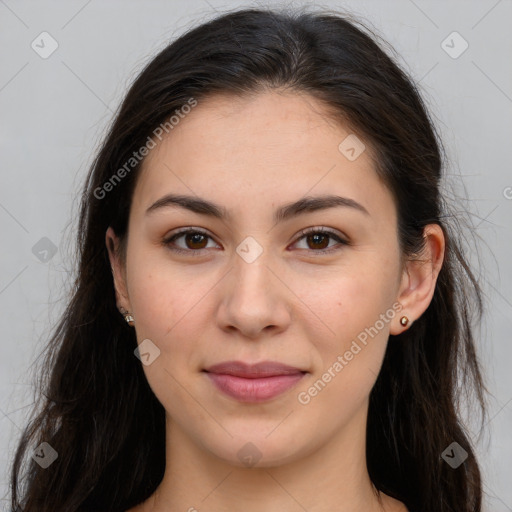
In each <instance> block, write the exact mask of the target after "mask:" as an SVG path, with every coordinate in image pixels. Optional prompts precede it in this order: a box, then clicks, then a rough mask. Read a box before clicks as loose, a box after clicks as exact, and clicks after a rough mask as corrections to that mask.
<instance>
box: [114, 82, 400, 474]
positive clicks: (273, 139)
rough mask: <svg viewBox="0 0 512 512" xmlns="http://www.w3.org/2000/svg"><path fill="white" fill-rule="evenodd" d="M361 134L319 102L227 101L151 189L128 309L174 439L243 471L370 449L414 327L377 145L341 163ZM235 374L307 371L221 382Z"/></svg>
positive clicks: (132, 266)
mask: <svg viewBox="0 0 512 512" xmlns="http://www.w3.org/2000/svg"><path fill="white" fill-rule="evenodd" d="M349 135H351V132H350V130H349V129H348V128H344V127H343V126H342V125H339V124H335V123H334V122H333V121H332V120H329V118H328V117H327V116H326V115H325V111H324V110H323V106H322V104H321V103H318V102H317V101H316V100H315V99H314V98H312V97H309V96H306V95H303V96H299V95H296V94H295V95H291V94H282V93H278V92H267V93H261V94H259V95H256V96H254V97H251V98H244V99H240V98H238V99H236V98H233V97H228V96H218V97H212V98H210V99H208V100H204V101H202V102H199V104H198V105H197V106H196V107H195V108H194V109H193V110H192V112H190V113H189V114H188V115H187V116H186V117H185V118H183V119H181V120H180V122H179V124H178V125H176V126H174V128H173V130H172V131H171V132H170V134H169V135H168V136H167V138H165V139H163V140H162V142H161V143H160V144H159V145H158V146H157V147H156V148H155V149H153V150H152V151H151V152H150V154H149V155H148V156H147V158H146V160H145V162H144V166H143V170H142V172H141V174H140V176H139V178H138V181H137V185H136V188H135V191H134V195H133V202H132V207H131V212H130V219H129V231H128V242H127V247H126V260H125V263H123V264H122V271H121V272H117V274H116V287H117V290H118V304H120V305H122V306H123V307H125V308H126V309H127V310H129V311H130V312H131V313H132V315H133V317H134V319H135V330H136V336H137V339H138V342H139V343H142V342H143V340H150V342H147V341H145V342H144V343H145V344H146V345H144V347H145V348H144V350H142V352H144V353H147V354H148V355H147V356H146V359H147V362H150V364H147V365H144V371H145V374H146V376H147V379H148V381H149V384H150V386H151V388H152V389H153V391H154V393H155V395H156V396H157V398H158V399H159V401H160V402H161V403H162V404H163V406H164V408H165V410H166V411H167V417H168V422H169V424H170V425H172V428H174V429H175V431H176V432H179V433H181V435H182V436H183V437H184V438H186V439H187V440H189V441H190V442H191V443H192V444H193V445H194V446H197V447H199V448H200V449H201V450H203V451H205V452H208V453H209V454H210V455H213V456H215V457H218V458H220V459H222V460H224V461H227V462H229V463H231V464H235V465H239V466H241V465H244V464H246V462H245V459H244V457H245V456H246V455H253V456H254V457H257V458H258V459H259V462H258V464H259V466H272V465H277V464H281V463H284V462H290V461H293V460H297V459H299V458H300V457H302V456H304V455H306V454H308V453H312V452H314V451H315V450H317V449H319V447H321V446H325V445H326V444H329V443H334V442H337V441H339V442H343V440H345V441H346V440H347V439H349V438H350V439H352V440H353V439H354V436H356V437H357V438H358V439H361V438H364V435H365V419H366V412H367V406H368V396H369V393H370V391H371V388H372V386H373V384H374V382H375V380H376V378H377V375H378V373H379V370H380V367H381V363H382V359H383V356H384V352H385V349H386V344H387V340H388V336H389V334H390V332H392V333H393V334H396V333H398V332H400V330H403V328H402V329H400V325H399V318H400V316H402V315H401V314H400V313H399V311H400V309H401V308H402V305H401V304H400V303H399V302H398V300H399V298H400V295H399V294H400V293H401V290H402V284H401V283H402V277H403V272H402V268H401V265H400V251H399V244H398V237H397V216H396V215H397V214H396V207H395V204H394V202H393V198H392V195H391V193H390V191H389V190H388V189H387V188H386V186H385V185H384V184H383V182H382V181H381V180H380V179H379V178H378V176H377V174H376V172H375V169H374V164H373V162H372V159H371V155H370V148H369V146H368V145H367V147H366V150H364V151H363V152H362V153H361V154H360V155H359V156H357V153H358V152H359V151H360V149H361V147H360V146H357V147H355V146H354V143H352V146H354V147H355V151H353V152H352V151H350V147H351V145H350V144H349V143H348V142H350V141H351V140H352V142H353V140H354V139H348V142H345V143H344V144H342V149H341V150H340V149H339V146H340V143H342V142H343V141H344V140H345V139H346V138H347V137H348V136H349ZM352 137H353V135H352ZM360 141H362V139H360ZM347 144H348V146H347ZM354 156H357V158H355V159H354ZM349 157H350V158H349ZM169 194H172V195H175V196H177V195H180V196H187V197H189V198H190V201H208V202H209V203H214V204H215V205H216V208H217V209H211V208H210V209H209V208H206V207H204V206H202V207H201V208H199V207H196V208H193V206H190V203H188V204H189V205H188V206H186V204H185V203H184V202H182V204H181V205H179V204H177V203H176V202H174V201H172V200H171V198H169V197H167V199H162V198H165V197H166V196H167V195H169ZM326 196H333V197H337V198H343V199H338V200H337V201H336V200H333V199H332V198H331V200H330V201H325V202H323V203H322V202H321V201H318V198H325V197H326ZM305 199H307V200H312V201H311V203H310V204H309V207H303V208H301V207H300V206H301V203H299V204H298V206H299V207H293V206H291V205H294V204H295V203H296V202H298V201H299V202H302V203H303V204H302V206H305V205H306V203H304V200H305ZM315 200H317V202H316V203H315ZM197 205H199V203H196V206H197ZM296 206H297V205H296ZM212 211H214V212H215V213H216V215H214V214H213V213H212ZM277 212H281V215H279V216H278V215H277ZM186 230H189V231H190V232H189V233H188V234H187V233H184V231H186ZM304 230H306V232H304ZM108 236H112V237H113V238H114V240H115V236H114V235H113V232H112V231H111V230H110V234H109V235H108ZM112 261H114V260H113V259H112ZM114 264H115V265H116V268H118V265H119V262H118V261H114ZM148 343H149V344H148ZM158 351H159V352H158ZM232 361H237V362H243V363H246V364H248V365H251V364H254V363H260V362H268V361H271V362H276V363H280V364H282V365H286V366H287V367H292V368H293V370H290V369H289V368H288V369H287V370H286V371H284V370H283V369H282V368H279V367H277V369H276V367H275V366H274V367H269V366H266V367H265V366H262V367H260V368H259V370H260V372H263V373H259V374H257V372H256V373H253V374H251V375H249V374H245V377H243V376H240V375H238V376H233V375H227V374H226V373H229V371H230V369H231V370H232V373H236V372H235V371H233V368H234V367H233V366H230V368H228V369H226V368H224V369H221V370H220V373H218V374H212V373H208V372H206V371H205V370H206V369H208V368H211V367H212V366H213V365H217V364H219V363H223V362H232ZM242 369H243V368H242ZM245 370H247V368H245ZM256 370H258V368H255V371H256ZM265 372H266V373H265ZM278 374H280V375H278ZM249 376H251V377H256V376H257V377H259V378H256V379H254V378H252V379H250V378H247V377H249ZM247 443H252V444H250V445H249V444H247Z"/></svg>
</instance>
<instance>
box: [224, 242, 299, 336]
mask: <svg viewBox="0 0 512 512" xmlns="http://www.w3.org/2000/svg"><path fill="white" fill-rule="evenodd" d="M274 267H276V266H275V265H273V264H272V262H270V261H269V259H268V258H267V257H266V253H265V252H264V253H263V254H262V255H260V256H259V258H257V259H256V261H253V262H251V263H249V262H247V261H245V260H244V259H243V258H241V257H238V256H237V257H236V258H235V261H234V268H233V269H232V270H231V272H229V273H228V275H227V276H226V278H225V279H224V280H223V284H222V288H221V290H220V293H221V294H222V296H221V301H220V304H219V308H218V310H217V321H218V324H219V326H220V328H221V329H223V330H225V331H229V332H233V331H236V332H238V333H240V334H241V335H243V336H244V337H246V338H249V339H252V340H255V339H259V338H261V337H262V336H265V335H267V336H268V335H269V334H271V333H273V334H278V333H279V332H282V331H284V330H286V329H287V328H288V326H289V325H290V321H291V316H292V315H291V304H292V302H291V300H290V298H291V295H292V294H291V292H290V290H289V288H288V287H287V286H286V285H285V284H284V283H283V278H282V276H280V275H279V274H280V273H279V271H278V269H277V268H274Z"/></svg>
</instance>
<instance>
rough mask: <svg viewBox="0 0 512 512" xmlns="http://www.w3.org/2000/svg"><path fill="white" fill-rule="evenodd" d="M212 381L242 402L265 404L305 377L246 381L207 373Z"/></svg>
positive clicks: (221, 389) (277, 376) (298, 375)
mask: <svg viewBox="0 0 512 512" xmlns="http://www.w3.org/2000/svg"><path fill="white" fill-rule="evenodd" d="M206 374H207V375H208V377H209V378H210V380H211V381H212V382H213V383H214V384H215V386H217V388H218V389H219V390H220V391H222V392H223V393H225V394H226V395H228V396H230V397H232V398H235V399H236V400H238V401H240V402H264V401H266V400H270V399H271V398H274V397H275V396H277V395H280V394H281V393H284V392H285V391H287V390H289V389H290V388H292V387H293V386H295V384H297V382H299V380H301V379H302V377H304V374H303V373H294V374H292V375H275V376H273V377H262V378H258V379H245V378H243V377H235V376H234V375H226V374H223V373H209V372H206Z"/></svg>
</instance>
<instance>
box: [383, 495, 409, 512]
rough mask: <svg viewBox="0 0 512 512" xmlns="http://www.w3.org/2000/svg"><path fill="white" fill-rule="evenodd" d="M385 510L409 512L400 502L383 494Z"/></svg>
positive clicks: (388, 511)
mask: <svg viewBox="0 0 512 512" xmlns="http://www.w3.org/2000/svg"><path fill="white" fill-rule="evenodd" d="M382 497H383V501H384V510H385V511H386V512H409V510H408V508H407V507H406V506H405V505H404V504H403V503H402V502H401V501H399V500H397V499H395V498H392V497H391V496H388V495H387V494H384V493H382Z"/></svg>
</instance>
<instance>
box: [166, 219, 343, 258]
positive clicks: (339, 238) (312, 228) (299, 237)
mask: <svg viewBox="0 0 512 512" xmlns="http://www.w3.org/2000/svg"><path fill="white" fill-rule="evenodd" d="M188 233H194V234H197V233H198V234H201V235H204V236H206V237H207V238H210V239H211V240H213V241H214V242H215V243H217V244H218V242H216V241H215V239H214V238H213V237H212V236H211V235H210V234H209V233H208V231H206V230H204V229H203V228H196V227H193V226H190V227H186V228H182V229H179V230H178V231H175V232H173V233H172V234H171V235H168V236H166V237H164V239H163V240H162V244H163V245H164V246H166V247H168V248H169V249H170V250H172V251H173V252H176V253H181V254H192V255H194V256H196V255H201V254H202V253H203V251H204V250H206V248H203V249H197V250H194V249H182V248H180V247H170V243H171V242H172V241H173V240H175V239H177V238H179V237H180V236H182V235H186V234H188ZM314 233H320V234H326V235H329V236H330V237H331V238H334V239H336V240H337V242H338V244H337V246H334V247H330V248H327V249H319V250H314V249H309V250H308V249H305V250H306V251H308V252H310V253H316V254H327V253H331V252H335V251H338V250H340V247H339V246H340V245H342V246H343V245H350V242H349V240H348V237H346V236H345V235H344V234H340V233H339V232H338V231H336V230H333V229H332V228H327V227H325V226H310V227H308V228H304V229H302V230H300V231H299V233H298V234H297V236H296V237H295V240H294V241H293V242H292V244H291V245H295V244H296V243H297V242H299V241H301V240H302V239H303V238H304V237H305V236H307V235H309V234H314Z"/></svg>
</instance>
